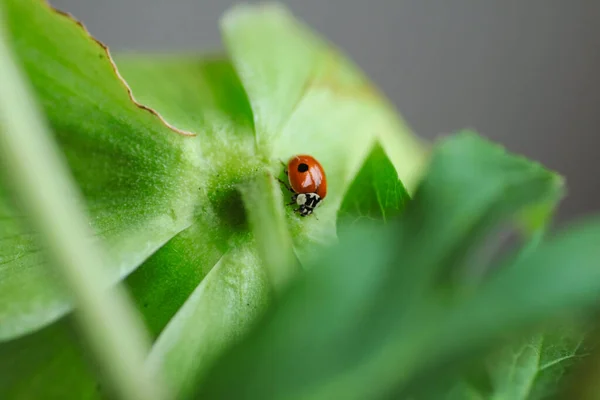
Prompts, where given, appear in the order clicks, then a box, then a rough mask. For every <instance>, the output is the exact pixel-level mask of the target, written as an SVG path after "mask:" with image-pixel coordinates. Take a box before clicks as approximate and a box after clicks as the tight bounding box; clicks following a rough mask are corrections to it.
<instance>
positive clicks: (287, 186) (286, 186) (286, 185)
mask: <svg viewBox="0 0 600 400" xmlns="http://www.w3.org/2000/svg"><path fill="white" fill-rule="evenodd" d="M277 180H278V181H279V183H281V184H282V185H283V186H285V188H286V189H287V190H289V191H290V192H291V193H294V194H296V192H294V189H292V188H291V187H290V185H288V184H287V183H285V182H284V181H282V180H281V179H279V178H277Z"/></svg>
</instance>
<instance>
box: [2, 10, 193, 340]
mask: <svg viewBox="0 0 600 400" xmlns="http://www.w3.org/2000/svg"><path fill="white" fill-rule="evenodd" d="M3 6H4V7H3V8H4V10H5V17H6V25H7V30H8V35H9V40H10V41H12V44H13V48H14V51H15V53H16V55H17V57H18V61H19V62H20V64H21V66H22V67H23V70H24V71H25V73H26V75H27V77H28V78H29V80H30V82H31V84H32V86H33V88H34V90H35V93H36V94H37V97H38V100H39V102H40V103H41V105H42V107H43V111H44V112H45V114H46V117H47V119H48V121H49V123H50V126H51V128H52V129H53V130H54V132H55V135H56V140H57V141H58V143H59V145H60V147H61V149H62V151H63V153H64V157H65V159H66V161H67V163H68V165H69V167H70V170H71V173H72V174H73V176H74V178H75V180H76V182H77V184H78V185H79V188H80V190H81V192H82V193H83V196H84V198H85V200H86V204H85V206H86V208H87V211H88V213H89V216H90V221H91V225H92V228H93V230H94V231H95V232H96V235H97V237H98V239H99V240H100V241H101V245H102V246H103V247H104V248H105V249H106V250H107V253H108V254H109V256H110V260H109V262H108V263H107V266H106V268H107V271H108V272H109V275H110V277H111V279H112V280H113V281H117V280H119V279H121V278H122V277H124V276H126V275H127V274H128V273H130V272H131V271H132V270H134V269H135V268H136V267H137V266H138V265H139V264H140V263H142V262H143V261H144V260H145V259H146V258H147V257H148V256H149V255H151V254H152V253H153V252H155V251H156V250H157V249H158V248H160V247H161V246H162V245H163V244H164V243H165V242H167V241H168V240H169V239H171V237H173V236H174V235H175V234H177V233H178V232H179V231H181V230H183V229H185V228H186V227H188V226H189V225H190V224H191V223H192V215H193V211H194V203H195V198H196V196H197V188H198V186H199V182H200V181H201V179H200V178H201V177H199V176H198V174H197V172H196V171H197V167H198V159H199V157H198V145H197V143H198V142H197V140H196V139H194V138H193V137H188V136H184V135H182V134H181V133H180V132H176V131H174V130H172V129H170V128H169V127H167V126H166V125H165V123H163V122H162V121H161V120H160V118H159V117H157V116H156V115H155V114H154V113H153V112H149V111H148V110H147V109H143V108H141V107H140V106H138V105H136V104H135V103H134V102H133V101H132V99H131V97H130V95H129V94H128V90H127V87H126V86H125V85H124V83H123V82H122V81H121V80H120V79H119V77H118V75H117V74H116V72H115V69H114V66H113V65H112V64H111V61H110V59H109V55H108V52H107V51H106V49H105V48H104V47H102V46H101V45H99V44H98V43H97V42H96V41H95V40H94V39H92V38H91V37H90V36H89V35H88V34H87V32H85V31H84V30H83V29H82V28H81V27H80V26H78V25H77V23H76V22H74V21H73V20H71V19H70V18H68V17H67V16H64V15H60V14H58V13H56V12H55V11H54V10H52V9H51V8H50V7H49V6H48V5H47V4H45V3H44V2H42V1H38V0H24V1H21V0H3ZM64 49H68V51H65V50H64ZM0 186H2V189H0V218H1V220H2V223H1V225H0V340H7V339H10V338H12V337H15V336H19V335H22V334H24V333H26V332H29V331H31V330H35V329H38V328H40V327H41V326H44V325H46V324H48V323H50V322H52V321H54V320H56V319H57V318H59V317H60V316H61V315H64V314H65V312H67V311H68V310H69V309H70V305H71V300H70V299H69V298H68V296H67V295H66V293H65V292H64V290H62V289H60V288H59V287H57V285H56V283H55V278H54V277H53V276H52V274H51V273H50V272H49V269H48V268H47V267H46V262H45V259H44V257H43V256H42V254H41V253H40V249H39V245H38V242H37V238H36V234H35V233H34V232H31V231H30V230H29V229H28V228H27V226H26V225H25V224H24V216H23V215H22V211H21V210H20V209H19V208H18V207H16V206H15V205H14V203H13V202H12V201H11V200H10V197H9V190H10V189H9V188H7V187H6V184H5V183H3V184H2V185H0Z"/></svg>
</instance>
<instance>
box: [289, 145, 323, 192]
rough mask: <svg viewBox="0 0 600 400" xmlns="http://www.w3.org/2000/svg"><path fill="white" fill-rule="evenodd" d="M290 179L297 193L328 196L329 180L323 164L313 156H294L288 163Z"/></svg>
mask: <svg viewBox="0 0 600 400" xmlns="http://www.w3.org/2000/svg"><path fill="white" fill-rule="evenodd" d="M288 178H289V180H290V185H291V186H292V189H294V191H295V192H296V193H316V194H318V195H319V196H320V197H321V199H323V198H325V196H326V195H327V180H326V179H325V170H323V167H322V166H321V164H320V163H319V162H318V161H317V160H315V159H314V158H313V157H311V156H307V155H299V156H294V157H292V158H291V159H290V161H288Z"/></svg>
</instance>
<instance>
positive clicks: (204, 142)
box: [118, 55, 264, 335]
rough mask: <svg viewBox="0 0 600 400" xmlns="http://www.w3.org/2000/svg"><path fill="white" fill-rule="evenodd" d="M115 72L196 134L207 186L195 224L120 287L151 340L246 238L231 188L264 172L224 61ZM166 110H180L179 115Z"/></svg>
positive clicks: (243, 102)
mask: <svg viewBox="0 0 600 400" xmlns="http://www.w3.org/2000/svg"><path fill="white" fill-rule="evenodd" d="M118 65H119V68H120V70H121V72H122V74H123V76H124V77H125V78H126V79H127V80H128V82H129V83H130V84H131V87H132V88H133V90H134V91H135V92H136V93H137V94H138V96H139V98H140V99H141V100H142V101H144V102H145V103H146V104H149V105H151V106H152V107H155V108H156V109H158V110H159V111H161V112H163V113H164V114H165V115H167V116H170V117H172V118H174V119H177V120H184V121H186V120H187V121H189V122H187V123H188V124H189V126H194V125H195V126H198V127H202V129H201V130H199V137H200V140H201V151H202V155H203V158H202V161H201V162H202V168H201V169H199V171H202V172H201V175H202V176H203V177H204V180H205V182H206V186H203V187H201V188H200V190H199V192H200V194H199V196H200V199H199V202H198V205H197V208H196V212H195V220H194V224H193V225H192V226H191V227H190V228H188V229H187V230H186V231H184V232H181V233H180V234H179V235H178V236H177V237H175V238H173V239H172V240H171V241H170V242H169V243H168V244H167V245H166V246H164V247H163V248H162V249H160V250H159V251H158V252H156V253H155V254H154V255H153V256H152V257H151V258H150V259H149V260H148V261H147V262H146V263H145V264H144V265H142V266H141V267H140V268H139V269H138V270H137V271H136V272H135V273H134V274H132V275H131V276H130V277H129V278H128V279H127V281H126V283H127V285H128V286H129V288H130V290H131V292H132V293H133V295H134V297H135V298H136V301H137V303H138V305H139V306H140V310H141V311H142V313H143V315H144V317H145V319H146V321H147V323H148V327H149V328H150V330H151V332H152V333H153V334H154V335H158V333H159V332H160V331H161V330H162V329H163V328H164V326H165V325H166V324H167V322H168V321H169V319H170V318H171V317H172V316H173V315H174V314H175V313H176V312H177V310H178V309H179V307H181V305H182V304H183V303H184V302H185V300H186V299H187V298H188V296H189V295H190V294H191V293H192V292H193V291H194V289H195V288H196V286H197V285H198V284H199V283H200V282H201V281H202V279H203V278H204V277H205V276H206V274H207V273H208V272H209V271H210V270H211V268H212V267H213V266H214V265H215V264H216V263H217V261H218V260H219V259H220V258H221V257H222V256H223V255H224V254H225V253H226V252H227V251H228V250H229V249H230V248H231V246H232V243H236V244H238V243H239V237H240V235H241V236H243V237H247V235H246V232H247V229H248V225H247V223H246V215H245V208H244V204H243V202H242V198H241V195H240V193H239V190H238V186H239V185H242V184H244V183H246V182H249V181H252V180H253V179H254V176H255V175H256V174H257V171H259V170H261V169H262V168H264V167H263V166H262V165H261V164H260V159H258V158H257V157H256V150H255V145H254V130H253V122H252V114H251V111H250V107H249V104H248V100H247V98H246V96H245V93H244V92H243V90H242V89H241V85H240V84H239V80H238V78H237V75H236V74H235V71H234V70H233V68H232V66H231V64H230V63H228V62H227V61H226V60H223V59H221V58H213V59H206V60H202V59H199V58H198V57H183V56H181V57H168V58H167V57H156V56H154V57H152V56H141V55H137V56H131V55H125V56H121V57H119V58H118ZM173 104H181V105H182V109H183V110H184V112H181V111H180V110H179V109H177V108H175V107H173V106H172V105H173ZM163 110H164V111H163ZM199 173H200V172H199Z"/></svg>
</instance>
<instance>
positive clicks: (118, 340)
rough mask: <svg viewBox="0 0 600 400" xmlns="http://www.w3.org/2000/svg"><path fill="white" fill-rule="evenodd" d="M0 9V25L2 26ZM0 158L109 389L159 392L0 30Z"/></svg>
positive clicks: (137, 395)
mask: <svg viewBox="0 0 600 400" xmlns="http://www.w3.org/2000/svg"><path fill="white" fill-rule="evenodd" d="M1 11H2V10H0V28H3V25H4V24H2V23H1V22H2V15H1ZM0 87H1V88H2V90H0V163H2V170H1V171H2V173H3V175H5V177H6V178H8V179H9V180H10V182H11V184H12V188H13V189H14V194H15V196H16V199H17V200H18V201H19V206H20V207H21V208H22V209H23V211H24V212H25V213H26V214H27V215H28V217H29V219H28V222H29V223H30V224H31V227H32V228H33V229H34V230H35V231H36V232H38V233H39V234H40V239H41V244H42V245H43V247H44V248H45V250H46V252H47V254H48V256H49V260H50V261H51V264H52V265H53V266H54V267H55V268H56V269H55V270H56V272H57V273H58V277H59V278H61V283H63V284H64V286H65V287H66V288H67V289H68V290H69V291H70V293H71V295H72V298H73V300H74V302H75V306H76V310H77V311H76V320H77V322H78V325H79V328H80V331H81V333H82V334H83V336H84V338H85V340H86V342H87V344H88V345H89V348H90V349H91V350H92V353H93V355H94V356H95V358H96V360H97V362H98V365H99V366H100V368H101V372H102V373H103V376H104V377H105V378H106V381H107V383H108V384H109V386H110V388H111V389H112V390H113V393H114V394H115V395H116V396H117V397H119V398H121V399H126V400H129V399H131V400H139V399H148V400H154V399H161V398H163V393H164V392H163V391H162V387H161V385H160V384H159V382H157V379H156V377H152V376H150V374H149V373H148V370H147V369H146V367H145V366H144V362H145V358H146V354H147V347H148V346H147V345H148V340H147V337H146V332H145V331H144V328H143V325H142V323H141V321H140V320H139V317H138V315H136V311H135V309H134V308H133V306H132V303H131V302H130V301H129V299H128V297H127V295H126V293H125V292H124V291H123V290H122V289H121V288H120V287H116V288H111V289H109V286H110V282H109V280H108V279H107V277H106V275H105V273H104V268H103V260H104V258H103V257H102V255H101V254H100V252H99V251H98V249H97V248H96V247H95V246H94V245H93V243H92V242H93V236H92V232H91V231H90V229H89V224H88V222H87V221H86V218H85V217H84V213H83V212H82V210H80V208H79V207H78V205H79V204H82V202H81V200H80V198H79V193H78V191H77V189H76V186H75V185H74V183H73V182H72V180H71V178H70V174H69V172H68V169H67V167H66V165H65V164H64V163H63V161H62V159H61V158H60V156H59V151H58V149H57V146H56V144H55V143H54V142H53V140H52V139H51V136H50V133H49V130H48V128H47V126H46V124H45V122H44V119H43V117H42V116H41V113H40V112H39V110H38V108H37V107H36V104H35V102H34V99H33V97H32V95H31V91H30V88H29V87H28V82H27V81H26V80H25V77H24V76H23V74H22V72H21V70H20V69H19V67H18V66H17V63H16V61H15V59H14V58H13V54H12V52H11V49H10V48H9V45H8V40H7V39H6V32H5V31H4V29H0Z"/></svg>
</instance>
